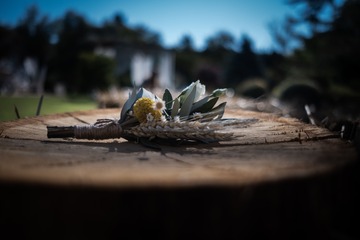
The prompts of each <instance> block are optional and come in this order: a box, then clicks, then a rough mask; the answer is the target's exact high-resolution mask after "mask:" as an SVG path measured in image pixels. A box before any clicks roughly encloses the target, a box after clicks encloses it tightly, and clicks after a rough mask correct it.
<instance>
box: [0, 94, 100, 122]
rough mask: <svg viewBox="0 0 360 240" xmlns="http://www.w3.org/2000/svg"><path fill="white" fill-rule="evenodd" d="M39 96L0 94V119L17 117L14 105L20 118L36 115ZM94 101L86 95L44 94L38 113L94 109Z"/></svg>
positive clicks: (6, 119)
mask: <svg viewBox="0 0 360 240" xmlns="http://www.w3.org/2000/svg"><path fill="white" fill-rule="evenodd" d="M39 98H40V97H35V96H26V97H1V96H0V121H8V120H13V119H17V117H16V113H15V107H14V106H15V105H16V107H17V109H18V112H19V114H20V117H21V118H24V117H32V116H35V115H36V110H37V106H38V103H39ZM96 107H97V104H96V102H95V101H94V100H93V99H91V98H90V97H88V96H76V97H56V96H51V95H45V96H44V99H43V102H42V107H41V111H40V115H48V114H53V113H62V112H73V111H78V110H90V109H96Z"/></svg>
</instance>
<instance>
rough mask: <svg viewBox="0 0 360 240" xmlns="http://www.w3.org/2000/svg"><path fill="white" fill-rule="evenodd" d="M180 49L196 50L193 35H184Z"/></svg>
mask: <svg viewBox="0 0 360 240" xmlns="http://www.w3.org/2000/svg"><path fill="white" fill-rule="evenodd" d="M178 49H179V50H183V51H194V42H193V39H192V37H191V35H184V36H183V37H182V38H181V40H180V43H179V46H178Z"/></svg>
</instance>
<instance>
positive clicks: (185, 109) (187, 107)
mask: <svg viewBox="0 0 360 240" xmlns="http://www.w3.org/2000/svg"><path fill="white" fill-rule="evenodd" d="M195 94H196V85H194V87H192V90H191V92H190V94H189V95H188V96H187V98H186V99H185V100H184V103H183V104H182V106H181V109H180V113H179V115H180V117H189V115H190V112H191V108H192V105H193V103H194V100H195Z"/></svg>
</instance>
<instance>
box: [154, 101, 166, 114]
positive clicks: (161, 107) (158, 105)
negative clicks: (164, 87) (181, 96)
mask: <svg viewBox="0 0 360 240" xmlns="http://www.w3.org/2000/svg"><path fill="white" fill-rule="evenodd" d="M153 108H154V110H158V111H164V110H165V102H164V101H163V100H161V99H160V98H157V99H155V102H154V104H153Z"/></svg>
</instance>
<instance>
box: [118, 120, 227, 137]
mask: <svg viewBox="0 0 360 240" xmlns="http://www.w3.org/2000/svg"><path fill="white" fill-rule="evenodd" d="M222 129H223V125H222V124H221V122H220V121H217V122H206V123H204V122H198V121H193V122H192V121H183V122H176V121H164V122H162V121H156V122H146V123H141V124H140V125H137V126H135V127H132V128H129V129H126V130H124V133H125V134H127V135H133V136H136V137H144V138H154V137H158V138H163V139H181V140H196V141H203V142H213V141H225V140H230V139H232V136H233V133H229V132H222V131H221V130H222Z"/></svg>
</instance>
